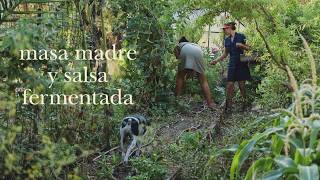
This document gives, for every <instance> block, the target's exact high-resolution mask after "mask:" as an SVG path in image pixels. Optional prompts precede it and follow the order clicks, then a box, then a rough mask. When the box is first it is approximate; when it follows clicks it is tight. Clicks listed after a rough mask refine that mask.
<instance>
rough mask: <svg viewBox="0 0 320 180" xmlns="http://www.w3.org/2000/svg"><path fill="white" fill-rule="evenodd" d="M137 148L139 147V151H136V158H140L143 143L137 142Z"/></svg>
mask: <svg viewBox="0 0 320 180" xmlns="http://www.w3.org/2000/svg"><path fill="white" fill-rule="evenodd" d="M137 146H138V149H137V151H136V156H140V154H141V151H140V149H141V143H140V141H138V140H137Z"/></svg>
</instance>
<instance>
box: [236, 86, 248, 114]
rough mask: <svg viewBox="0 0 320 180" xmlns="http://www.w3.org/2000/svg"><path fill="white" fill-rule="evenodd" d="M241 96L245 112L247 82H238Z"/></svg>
mask: <svg viewBox="0 0 320 180" xmlns="http://www.w3.org/2000/svg"><path fill="white" fill-rule="evenodd" d="M238 84H239V89H240V94H241V102H242V111H244V110H245V109H246V108H247V107H246V106H247V104H246V88H245V84H246V82H245V81H238Z"/></svg>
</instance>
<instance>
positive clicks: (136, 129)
mask: <svg viewBox="0 0 320 180" xmlns="http://www.w3.org/2000/svg"><path fill="white" fill-rule="evenodd" d="M147 126H150V120H149V119H147V118H146V117H145V116H143V115H140V114H135V115H129V116H126V117H125V118H123V120H122V124H121V128H120V148H121V153H122V158H123V160H124V162H125V163H128V159H129V156H130V153H131V151H132V150H133V148H134V147H135V146H137V147H138V151H137V153H140V147H141V145H140V142H139V140H138V137H139V136H143V135H144V134H145V133H146V131H147ZM128 136H130V137H131V138H132V142H131V143H130V145H129V146H128V149H127V152H125V148H124V141H125V139H126V138H127V137H128Z"/></svg>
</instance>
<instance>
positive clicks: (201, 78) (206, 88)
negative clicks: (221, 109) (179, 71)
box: [197, 73, 214, 108]
mask: <svg viewBox="0 0 320 180" xmlns="http://www.w3.org/2000/svg"><path fill="white" fill-rule="evenodd" d="M197 75H198V80H199V83H200V86H201V88H202V91H203V94H204V97H205V99H206V101H207V104H208V107H210V108H212V107H213V106H214V103H213V101H212V99H211V93H210V88H209V84H208V81H207V78H206V76H205V75H204V74H200V73H197Z"/></svg>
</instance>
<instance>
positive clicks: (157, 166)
mask: <svg viewBox="0 0 320 180" xmlns="http://www.w3.org/2000/svg"><path fill="white" fill-rule="evenodd" d="M157 159H158V158H157V156H156V155H154V157H152V158H151V159H149V158H146V157H140V158H136V159H133V160H132V161H131V162H132V167H134V169H135V171H136V172H137V175H136V176H131V177H130V176H129V177H128V178H127V179H128V180H142V179H150V180H151V179H156V180H157V179H159V180H160V179H163V178H164V176H165V175H166V172H167V170H166V167H165V166H164V164H162V163H161V162H160V161H157Z"/></svg>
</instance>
